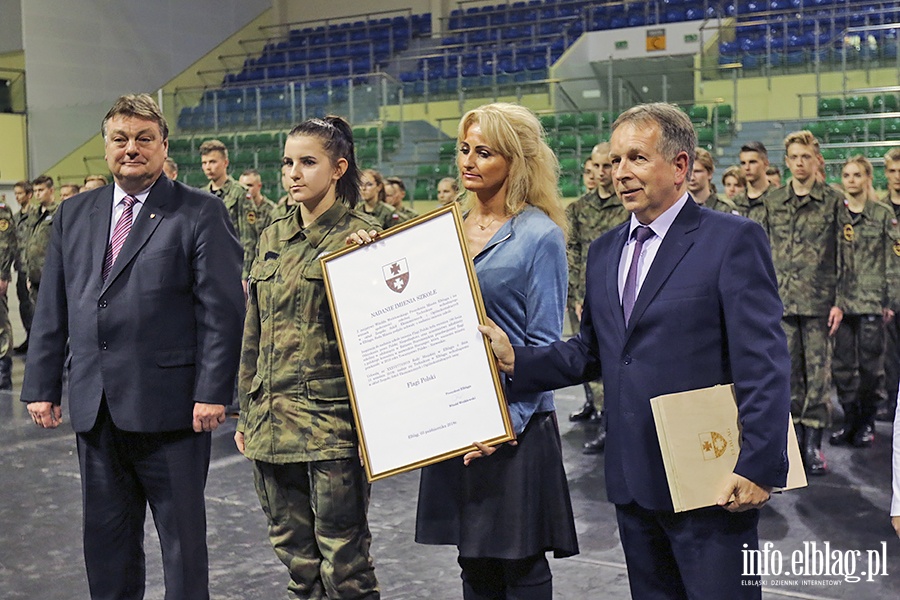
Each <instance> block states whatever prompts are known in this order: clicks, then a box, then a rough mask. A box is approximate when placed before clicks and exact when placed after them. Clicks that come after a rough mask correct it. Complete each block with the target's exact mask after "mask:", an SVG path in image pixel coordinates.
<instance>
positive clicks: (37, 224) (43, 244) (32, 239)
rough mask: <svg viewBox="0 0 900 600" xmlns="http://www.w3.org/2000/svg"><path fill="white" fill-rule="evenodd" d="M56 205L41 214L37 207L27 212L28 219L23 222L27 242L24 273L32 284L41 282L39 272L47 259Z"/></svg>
mask: <svg viewBox="0 0 900 600" xmlns="http://www.w3.org/2000/svg"><path fill="white" fill-rule="evenodd" d="M58 207H59V205H58V204H56V203H53V204H51V205H50V206H48V207H47V209H46V210H45V211H44V212H42V211H41V210H40V208H39V207H37V206H36V207H35V208H34V210H31V211H28V214H29V218H28V220H27V221H26V222H25V227H26V228H27V229H28V233H27V236H28V240H27V241H26V242H25V271H26V273H27V275H28V280H29V281H31V282H32V283H40V282H41V271H43V270H44V259H45V258H46V257H47V246H49V245H50V233H51V232H52V231H53V215H54V214H56V209H57V208H58Z"/></svg>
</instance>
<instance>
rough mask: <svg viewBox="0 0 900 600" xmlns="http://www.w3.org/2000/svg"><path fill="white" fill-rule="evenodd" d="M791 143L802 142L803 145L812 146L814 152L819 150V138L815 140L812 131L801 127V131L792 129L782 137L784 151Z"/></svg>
mask: <svg viewBox="0 0 900 600" xmlns="http://www.w3.org/2000/svg"><path fill="white" fill-rule="evenodd" d="M791 144H802V145H804V146H810V147H812V148H814V149H815V151H816V152H819V140H817V139H816V136H814V135H813V134H812V132H811V131H809V130H807V129H803V130H801V131H793V132H791V133H789V134H788V136H787V137H786V138H784V151H785V152H787V151H788V148H790V147H791Z"/></svg>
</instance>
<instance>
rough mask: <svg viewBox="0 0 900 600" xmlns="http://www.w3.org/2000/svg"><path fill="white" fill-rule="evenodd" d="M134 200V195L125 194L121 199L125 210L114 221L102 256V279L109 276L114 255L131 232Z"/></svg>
mask: <svg viewBox="0 0 900 600" xmlns="http://www.w3.org/2000/svg"><path fill="white" fill-rule="evenodd" d="M135 202H137V198H135V197H134V196H125V198H123V199H122V204H124V205H125V210H124V211H122V216H121V217H119V220H118V221H116V227H115V229H113V234H112V238H110V240H109V245H108V246H107V247H106V256H105V257H104V258H103V281H106V278H107V277H109V273H110V271H112V266H113V264H114V263H115V262H116V257H118V256H119V251H120V250H121V249H122V246H123V245H124V244H125V238H127V237H128V234H129V232H131V222H132V221H133V220H134V211H133V210H132V209H133V207H134V203H135Z"/></svg>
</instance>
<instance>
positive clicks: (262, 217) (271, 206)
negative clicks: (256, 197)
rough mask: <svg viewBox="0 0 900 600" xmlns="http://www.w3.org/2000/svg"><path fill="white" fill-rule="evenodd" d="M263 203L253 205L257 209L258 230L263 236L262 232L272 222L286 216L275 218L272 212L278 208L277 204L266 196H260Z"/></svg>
mask: <svg viewBox="0 0 900 600" xmlns="http://www.w3.org/2000/svg"><path fill="white" fill-rule="evenodd" d="M260 196H261V197H262V202H260V203H259V204H256V203H255V202H254V203H253V205H254V206H255V207H256V230H257V231H258V232H259V233H260V234H262V230H263V229H265V228H266V227H268V226H269V225H271V224H272V221H274V220H275V219H277V218H279V217H282V216H284V215H278V216H275V217H273V216H272V211H273V210H275V208H277V206H278V205H277V204H275V203H274V202H272V201H271V200H269V199H268V198H267V197H266V195H265V194H260Z"/></svg>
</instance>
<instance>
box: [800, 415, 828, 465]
mask: <svg viewBox="0 0 900 600" xmlns="http://www.w3.org/2000/svg"><path fill="white" fill-rule="evenodd" d="M805 429H806V435H805V436H804V437H805V439H804V440H803V442H804V443H803V463H804V465H805V466H806V474H807V475H824V474H825V473H827V472H828V463H827V462H826V461H825V455H824V454H822V431H824V430H823V429H821V428H815V429H814V428H812V427H806V428H805Z"/></svg>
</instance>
